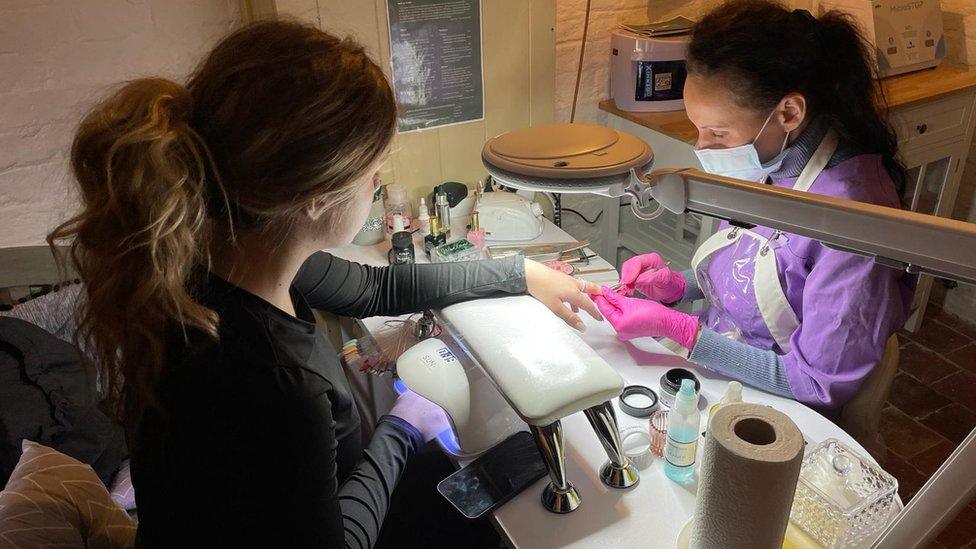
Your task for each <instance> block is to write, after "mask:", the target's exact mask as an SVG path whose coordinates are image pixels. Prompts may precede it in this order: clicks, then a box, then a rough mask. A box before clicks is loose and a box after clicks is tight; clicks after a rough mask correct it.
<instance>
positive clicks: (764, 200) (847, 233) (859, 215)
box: [624, 169, 976, 284]
mask: <svg viewBox="0 0 976 549" xmlns="http://www.w3.org/2000/svg"><path fill="white" fill-rule="evenodd" d="M624 192H625V193H626V194H629V195H631V196H632V197H633V200H632V201H631V209H632V210H633V212H634V214H635V215H636V216H637V217H639V218H642V219H648V218H653V217H655V216H656V215H657V213H658V212H659V211H660V208H662V207H663V208H665V209H667V210H670V211H672V212H675V213H684V212H692V213H698V214H703V215H708V216H711V217H717V218H719V219H724V220H727V221H729V222H731V223H732V224H734V225H744V226H747V227H748V226H755V225H760V226H764V227H770V228H773V229H778V230H781V231H784V232H788V233H792V234H797V235H800V236H805V237H808V238H812V239H814V240H818V241H820V242H822V243H824V244H826V245H828V246H830V247H832V248H837V249H840V250H844V251H848V252H852V253H856V254H860V255H865V256H868V257H872V258H874V259H875V261H877V262H878V263H880V264H884V265H887V266H890V267H894V268H898V269H902V270H905V271H907V272H909V273H920V272H925V273H930V274H933V275H936V276H939V277H943V278H951V279H954V280H959V281H961V282H967V283H969V284H976V225H973V224H972V223H966V222H963V221H957V220H953V219H946V218H942V217H935V216H931V215H924V214H919V213H916V212H910V211H905V210H900V209H897V208H888V207H884V206H877V205H874V204H866V203H863V202H856V201H853V200H844V199H839V198H834V197H830V196H824V195H818V194H814V193H807V192H802V191H795V190H793V189H786V188H783V187H776V186H773V185H758V184H755V183H749V182H746V181H742V180H739V179H733V178H729V177H723V176H718V175H712V174H709V173H706V172H703V171H701V170H695V169H680V170H675V169H667V170H656V171H654V172H651V173H649V174H647V175H644V176H639V175H637V173H636V172H633V171H632V172H631V178H630V183H629V184H628V185H627V186H626V187H625V189H624ZM652 200H653V201H655V202H656V203H657V204H656V205H654V204H652Z"/></svg>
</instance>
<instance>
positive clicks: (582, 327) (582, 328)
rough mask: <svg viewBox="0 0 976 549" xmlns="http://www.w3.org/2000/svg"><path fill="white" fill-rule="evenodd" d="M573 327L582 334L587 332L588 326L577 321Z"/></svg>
mask: <svg viewBox="0 0 976 549" xmlns="http://www.w3.org/2000/svg"><path fill="white" fill-rule="evenodd" d="M573 326H574V327H575V328H576V329H577V330H579V331H581V332H585V331H586V324H583V321H582V320H577V321H576V322H574V323H573Z"/></svg>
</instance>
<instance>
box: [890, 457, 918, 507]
mask: <svg viewBox="0 0 976 549" xmlns="http://www.w3.org/2000/svg"><path fill="white" fill-rule="evenodd" d="M884 470H885V471H888V473H889V474H890V475H891V476H893V477H895V478H896V479H898V495H899V496H901V501H902V503H904V504H905V505H908V500H910V499H912V497H914V496H915V494H916V493H917V492H918V490H919V489H920V488H921V487H922V486H923V485H924V484H925V481H927V480H928V478H927V477H926V476H925V475H923V474H922V473H920V472H919V471H918V469H916V468H915V467H913V466H912V465H911V464H910V463H908V462H907V461H905V460H904V459H903V458H900V457H898V456H896V455H894V454H892V453H891V452H888V459H887V460H886V461H885V465H884Z"/></svg>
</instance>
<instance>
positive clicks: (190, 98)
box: [48, 21, 396, 426]
mask: <svg viewBox="0 0 976 549" xmlns="http://www.w3.org/2000/svg"><path fill="white" fill-rule="evenodd" d="M395 123H396V106H395V101H394V98H393V92H392V89H391V88H390V85H389V83H388V82H387V80H386V77H385V76H384V75H383V72H382V71H381V70H380V68H379V67H378V66H377V65H376V64H375V63H374V62H373V61H372V60H371V59H370V58H369V57H368V56H367V55H366V53H365V52H364V51H363V49H362V47H361V46H359V45H358V44H356V43H355V42H353V41H351V40H349V39H340V38H337V37H335V36H332V35H330V34H328V33H326V32H323V31H320V30H318V29H315V28H313V27H310V26H306V25H302V24H298V23H292V22H283V21H267V22H261V23H257V24H254V25H250V26H248V27H245V28H243V29H241V30H238V31H237V32H234V33H233V34H231V35H229V36H228V37H226V38H225V39H224V40H222V41H221V42H220V43H219V44H218V45H217V46H216V47H215V48H214V50H213V51H212V52H211V53H210V54H209V55H208V56H207V57H206V58H205V59H204V60H203V62H202V63H201V65H200V66H199V67H198V68H197V70H196V72H195V73H194V74H193V76H192V77H191V78H190V80H189V82H188V83H187V85H186V86H183V85H180V84H178V83H175V82H171V81H169V80H165V79H161V78H146V79H140V80H136V81H132V82H129V83H127V84H125V85H123V86H122V87H121V88H120V89H119V90H118V91H117V92H115V93H114V94H113V95H111V96H110V97H109V98H107V99H105V100H104V101H102V102H101V103H100V104H99V105H97V106H96V107H95V108H94V109H92V110H91V112H89V113H88V114H87V116H85V118H84V119H83V121H82V122H81V125H80V127H79V128H78V131H77V134H76V135H75V139H74V142H73V144H72V148H71V167H72V170H73V172H74V175H75V178H76V180H77V183H78V186H79V189H80V197H81V202H82V209H81V211H80V212H79V213H77V214H76V215H75V216H73V217H72V218H70V219H69V220H68V221H67V222H65V223H64V224H62V225H61V226H59V227H57V228H56V229H55V230H54V231H53V232H52V233H51V234H50V235H48V242H49V244H51V245H52V247H53V246H54V245H55V244H56V243H58V242H61V241H66V240H70V251H69V258H70V261H71V262H72V263H73V265H74V267H75V268H76V270H77V271H78V273H79V275H80V276H81V278H82V280H83V281H84V283H85V287H86V292H87V298H86V299H85V300H82V304H81V310H80V311H79V315H80V322H79V331H78V337H79V340H80V341H81V342H82V343H83V344H84V345H85V346H86V348H87V349H89V350H90V351H91V352H92V353H93V355H94V357H95V360H96V367H97V369H98V370H99V374H100V379H101V380H102V383H103V385H104V386H105V387H106V389H107V396H108V402H109V404H110V406H111V409H112V411H113V412H115V414H116V416H117V418H118V419H119V420H121V421H123V422H125V423H126V424H127V425H129V426H132V425H133V424H134V422H136V421H138V417H139V416H140V414H141V412H142V410H143V409H144V408H145V406H147V405H149V404H150V403H152V402H153V400H154V391H155V388H156V384H157V383H158V381H159V379H160V376H161V374H162V372H163V369H164V364H165V360H166V358H165V353H166V341H165V339H166V337H168V336H169V337H172V336H173V335H174V334H185V333H186V328H195V329H197V330H200V331H202V332H203V333H205V334H209V335H210V336H211V337H216V334H217V326H218V322H219V319H218V318H217V317H216V315H215V313H214V312H213V311H212V310H210V309H208V308H207V307H205V306H204V305H202V304H200V303H199V302H198V301H197V300H196V297H195V295H194V293H195V290H194V277H195V275H196V274H197V273H200V272H201V271H203V270H205V269H206V268H207V266H208V258H209V250H210V245H211V240H212V235H213V229H214V226H215V224H217V225H222V226H224V227H225V228H226V229H229V232H230V233H231V234H233V231H234V230H235V229H236V230H264V229H265V228H276V227H288V226H290V224H291V223H293V222H294V220H295V219H297V217H298V216H299V215H300V214H301V212H302V211H303V209H304V206H305V205H306V204H307V203H308V201H309V200H312V199H316V200H321V201H324V202H325V203H326V204H330V205H332V207H333V208H337V207H339V206H341V205H342V204H343V203H345V202H346V201H348V200H349V199H350V198H351V197H352V196H353V195H354V192H355V191H354V189H353V188H352V185H351V183H352V182H353V181H354V180H355V179H357V178H358V177H359V176H361V175H363V174H364V173H365V172H366V170H367V169H369V168H370V167H371V166H373V165H374V164H375V162H376V161H377V160H378V159H379V158H380V156H381V155H382V154H383V153H384V152H385V151H386V150H387V148H388V146H389V144H390V141H391V140H392V137H393V134H394V131H395ZM184 337H185V335H184Z"/></svg>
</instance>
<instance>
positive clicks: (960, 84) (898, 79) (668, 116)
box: [600, 63, 976, 144]
mask: <svg viewBox="0 0 976 549" xmlns="http://www.w3.org/2000/svg"><path fill="white" fill-rule="evenodd" d="M974 86H976V68H970V67H966V66H961V65H952V64H949V63H942V64H941V65H939V66H938V67H936V68H934V69H928V70H924V71H917V72H912V73H908V74H900V75H898V76H892V77H890V78H885V79H883V80H882V81H881V88H882V90H883V91H884V94H885V99H886V100H887V101H888V108H889V109H892V110H894V109H898V108H901V107H905V106H908V105H912V104H915V103H920V102H923V101H927V100H929V99H933V98H936V97H940V96H943V95H948V94H950V93H955V92H958V91H961V90H965V89H967V88H971V87H974ZM600 110H602V111H606V112H608V113H610V114H614V115H617V116H619V117H621V118H624V119H626V120H630V121H631V122H634V123H635V124H640V125H641V126H644V127H646V128H650V129H652V130H654V131H656V132H660V133H663V134H664V135H667V136H668V137H672V138H674V139H677V140H678V141H683V142H685V143H690V144H694V143H695V141H696V140H697V139H698V129H697V128H695V126H694V124H692V123H691V121H690V120H688V116H687V115H685V111H683V110H680V111H665V112H628V111H622V110H620V109H618V108H617V105H616V103H614V102H613V99H606V100H604V101H601V102H600Z"/></svg>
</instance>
